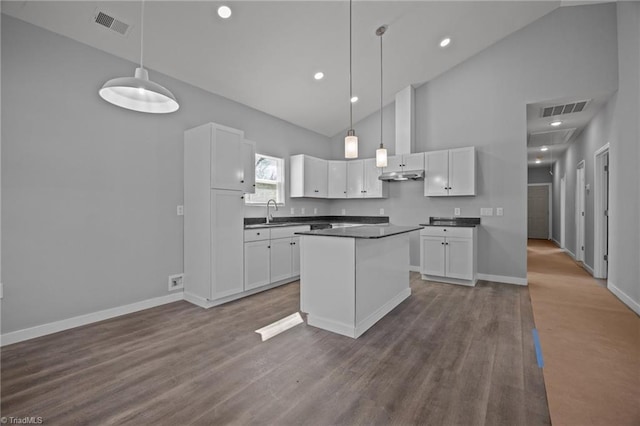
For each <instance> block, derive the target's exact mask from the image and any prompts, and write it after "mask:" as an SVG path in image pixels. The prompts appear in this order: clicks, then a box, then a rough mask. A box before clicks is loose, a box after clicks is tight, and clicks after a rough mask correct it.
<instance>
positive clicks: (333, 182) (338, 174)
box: [327, 161, 347, 198]
mask: <svg viewBox="0 0 640 426" xmlns="http://www.w3.org/2000/svg"><path fill="white" fill-rule="evenodd" d="M327 174H328V176H327V179H328V189H327V193H328V195H327V196H328V198H347V162H346V161H328V162H327Z"/></svg>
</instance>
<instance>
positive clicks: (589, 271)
mask: <svg viewBox="0 0 640 426" xmlns="http://www.w3.org/2000/svg"><path fill="white" fill-rule="evenodd" d="M581 265H582V268H584V269H586V271H587V272H588V273H589V274H591V275H592V276H593V268H592V267H591V266H589V265H587V264H586V263H585V262H581Z"/></svg>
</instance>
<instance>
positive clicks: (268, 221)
mask: <svg viewBox="0 0 640 426" xmlns="http://www.w3.org/2000/svg"><path fill="white" fill-rule="evenodd" d="M272 201H273V206H274V207H275V208H276V211H278V204H277V203H276V200H274V199H273V198H271V199H269V201H267V223H271V221H272V220H273V215H272V214H271V213H269V203H271V202H272Z"/></svg>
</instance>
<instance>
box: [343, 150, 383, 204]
mask: <svg viewBox="0 0 640 426" xmlns="http://www.w3.org/2000/svg"><path fill="white" fill-rule="evenodd" d="M380 173H381V169H379V168H378V167H376V159H375V158H368V159H366V160H352V161H348V162H347V198H384V197H386V196H387V186H386V184H385V183H384V182H382V181H381V180H379V179H378V176H380Z"/></svg>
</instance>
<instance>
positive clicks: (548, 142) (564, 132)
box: [527, 129, 576, 147]
mask: <svg viewBox="0 0 640 426" xmlns="http://www.w3.org/2000/svg"><path fill="white" fill-rule="evenodd" d="M575 131H576V129H561V130H550V131H548V132H535V133H530V134H529V140H528V142H527V145H529V146H531V147H537V146H552V145H562V144H565V143H567V142H569V139H571V136H573V133H574V132H575Z"/></svg>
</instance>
